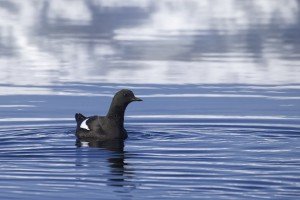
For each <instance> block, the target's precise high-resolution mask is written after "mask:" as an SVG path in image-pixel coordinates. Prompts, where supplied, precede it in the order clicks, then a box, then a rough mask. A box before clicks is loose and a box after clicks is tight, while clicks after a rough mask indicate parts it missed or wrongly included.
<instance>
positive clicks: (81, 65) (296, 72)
mask: <svg viewBox="0 0 300 200" xmlns="http://www.w3.org/2000/svg"><path fill="white" fill-rule="evenodd" d="M299 29H300V22H299V2H298V1H296V0H289V1H284V0H281V1H276V3H274V1H272V0H257V1H238V0H225V1H224V0H213V1H209V0H203V1H196V0H188V1H186V0H175V1H171V0H162V1H155V2H153V1H150V0H142V1H141V0H131V1H121V0H113V1H111V0H110V1H108V0H93V1H83V0H72V1H70V0H59V1H58V0H54V1H50V0H44V1H33V0H28V1H18V0H10V1H1V2H0V70H1V73H0V79H1V83H2V84H10V85H55V84H57V83H66V82H82V83H137V84H148V83H150V84H151V83H155V84H190V83H192V84H204V83H209V84H224V83H226V84H227V83H238V84H277V85H280V84H294V83H300V79H299V77H300V69H299V64H300V62H299V60H300V56H299V54H300V47H299V44H300V39H299V37H298V33H299Z"/></svg>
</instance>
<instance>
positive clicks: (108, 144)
mask: <svg viewBox="0 0 300 200" xmlns="http://www.w3.org/2000/svg"><path fill="white" fill-rule="evenodd" d="M85 145H88V147H93V148H100V149H103V150H105V151H106V152H105V155H107V157H106V160H107V163H108V166H109V168H110V171H109V174H108V175H107V178H108V179H107V185H109V186H118V187H123V186H125V185H127V183H126V177H127V176H128V175H130V174H131V172H129V171H128V170H126V168H125V166H126V165H127V164H126V162H125V159H126V157H125V155H126V154H125V152H124V141H123V140H110V141H87V140H85V141H82V140H78V139H77V140H76V146H77V147H78V148H80V147H82V146H85ZM107 153H108V154H107ZM99 167H101V166H99Z"/></svg>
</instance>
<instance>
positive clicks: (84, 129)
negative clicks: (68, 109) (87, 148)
mask: <svg viewBox="0 0 300 200" xmlns="http://www.w3.org/2000/svg"><path fill="white" fill-rule="evenodd" d="M133 101H142V99H140V98H137V97H135V96H134V94H133V92H132V91H131V90H127V89H123V90H120V91H119V92H117V93H116V94H115V96H114V98H113V100H112V102H111V105H110V108H109V110H108V113H107V115H106V116H91V117H85V116H84V115H82V114H81V113H76V114H75V119H76V122H77V128H76V137H77V138H78V139H80V140H87V141H92V140H99V141H102V140H114V139H122V140H125V139H126V138H127V131H126V130H125V128H124V114H125V110H126V107H127V106H128V104H129V103H131V102H133Z"/></svg>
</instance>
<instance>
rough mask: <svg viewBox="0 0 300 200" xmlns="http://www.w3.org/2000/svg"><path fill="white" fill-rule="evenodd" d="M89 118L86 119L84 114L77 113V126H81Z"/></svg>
mask: <svg viewBox="0 0 300 200" xmlns="http://www.w3.org/2000/svg"><path fill="white" fill-rule="evenodd" d="M86 118H87V117H85V116H84V115H83V114H81V113H76V114H75V120H76V122H77V125H80V124H81V123H82V122H83V121H84V120H85V119H86Z"/></svg>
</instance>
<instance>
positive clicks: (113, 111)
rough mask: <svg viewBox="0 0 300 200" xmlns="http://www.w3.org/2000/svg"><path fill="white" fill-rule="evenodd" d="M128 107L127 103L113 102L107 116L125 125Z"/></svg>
mask: <svg viewBox="0 0 300 200" xmlns="http://www.w3.org/2000/svg"><path fill="white" fill-rule="evenodd" d="M126 107H127V105H118V104H116V103H114V102H112V103H111V105H110V108H109V110H108V113H107V115H106V117H108V118H111V119H115V120H116V121H117V122H118V123H120V125H123V124H124V115H125V110H126Z"/></svg>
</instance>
